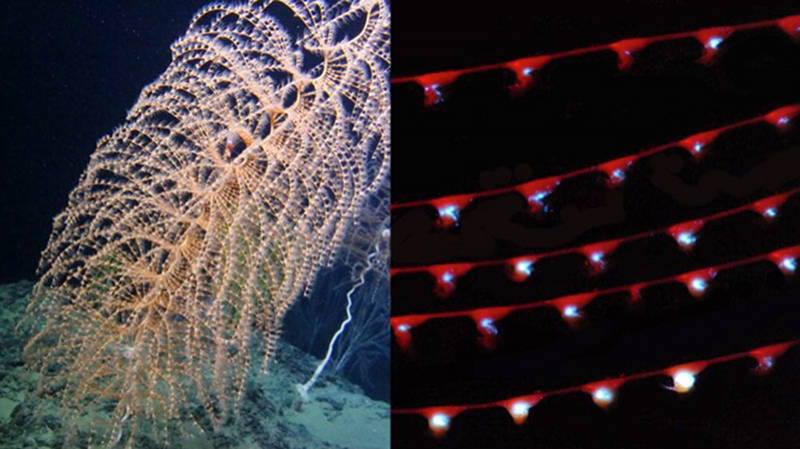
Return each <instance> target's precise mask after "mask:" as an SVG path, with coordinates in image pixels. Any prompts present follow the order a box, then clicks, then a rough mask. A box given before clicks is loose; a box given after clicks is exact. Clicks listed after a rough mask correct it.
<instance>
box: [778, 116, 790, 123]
mask: <svg viewBox="0 0 800 449" xmlns="http://www.w3.org/2000/svg"><path fill="white" fill-rule="evenodd" d="M787 124H789V117H787V116H785V115H784V116H783V117H781V118H779V119H778V126H784V125H787Z"/></svg>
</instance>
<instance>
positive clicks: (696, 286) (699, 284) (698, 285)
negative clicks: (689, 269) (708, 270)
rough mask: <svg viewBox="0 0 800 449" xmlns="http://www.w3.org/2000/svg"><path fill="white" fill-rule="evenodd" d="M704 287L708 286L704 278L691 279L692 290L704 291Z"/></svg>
mask: <svg viewBox="0 0 800 449" xmlns="http://www.w3.org/2000/svg"><path fill="white" fill-rule="evenodd" d="M706 287H708V285H707V284H706V281H705V280H703V279H700V278H695V279H692V290H694V291H698V292H702V291H705V289H706Z"/></svg>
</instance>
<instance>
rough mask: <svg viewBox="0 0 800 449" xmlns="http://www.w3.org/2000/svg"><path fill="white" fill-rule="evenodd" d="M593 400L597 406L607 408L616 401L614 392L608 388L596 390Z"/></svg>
mask: <svg viewBox="0 0 800 449" xmlns="http://www.w3.org/2000/svg"><path fill="white" fill-rule="evenodd" d="M592 399H594V403H595V404H597V405H599V406H601V407H605V406H606V405H608V404H610V403H611V402H612V401H614V392H613V391H611V390H610V389H608V388H606V387H600V388H598V389H597V390H594V393H593V394H592Z"/></svg>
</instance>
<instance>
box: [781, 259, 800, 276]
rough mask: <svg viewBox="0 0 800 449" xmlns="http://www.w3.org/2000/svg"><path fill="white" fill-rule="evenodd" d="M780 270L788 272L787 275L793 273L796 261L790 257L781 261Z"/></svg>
mask: <svg viewBox="0 0 800 449" xmlns="http://www.w3.org/2000/svg"><path fill="white" fill-rule="evenodd" d="M781 269H783V270H784V271H788V272H789V273H794V272H795V270H797V261H796V260H794V258H792V257H785V258H784V259H783V260H782V261H781Z"/></svg>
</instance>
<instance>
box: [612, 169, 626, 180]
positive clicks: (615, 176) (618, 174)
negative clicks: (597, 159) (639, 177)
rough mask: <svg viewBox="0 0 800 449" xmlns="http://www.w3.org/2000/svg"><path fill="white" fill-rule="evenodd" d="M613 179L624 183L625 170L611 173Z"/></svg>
mask: <svg viewBox="0 0 800 449" xmlns="http://www.w3.org/2000/svg"><path fill="white" fill-rule="evenodd" d="M611 177H612V178H613V179H614V180H615V181H622V180H623V179H625V170H623V169H621V168H618V169H616V170H614V171H613V172H612V173H611Z"/></svg>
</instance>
